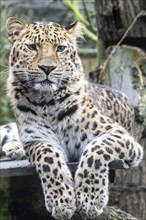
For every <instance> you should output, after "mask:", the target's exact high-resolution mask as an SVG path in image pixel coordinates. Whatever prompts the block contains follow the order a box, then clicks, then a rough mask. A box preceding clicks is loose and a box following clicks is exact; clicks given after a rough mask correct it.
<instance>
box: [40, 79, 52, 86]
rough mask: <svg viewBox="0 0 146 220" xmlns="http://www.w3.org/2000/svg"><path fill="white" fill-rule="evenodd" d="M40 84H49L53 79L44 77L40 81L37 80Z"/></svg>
mask: <svg viewBox="0 0 146 220" xmlns="http://www.w3.org/2000/svg"><path fill="white" fill-rule="evenodd" d="M39 83H40V84H41V85H46V84H51V83H54V82H53V81H51V80H50V79H45V80H43V81H41V82H39Z"/></svg>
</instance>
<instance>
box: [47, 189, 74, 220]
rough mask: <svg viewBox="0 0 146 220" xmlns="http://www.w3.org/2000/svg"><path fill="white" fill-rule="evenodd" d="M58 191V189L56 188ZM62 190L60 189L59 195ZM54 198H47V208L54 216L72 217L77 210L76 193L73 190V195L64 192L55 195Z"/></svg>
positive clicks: (56, 217) (61, 219)
mask: <svg viewBox="0 0 146 220" xmlns="http://www.w3.org/2000/svg"><path fill="white" fill-rule="evenodd" d="M54 191H55V192H57V191H56V190H54ZM60 192H61V190H59V191H58V193H57V194H58V195H59V194H60ZM53 198H54V199H53V200H50V199H46V202H45V203H46V208H47V209H48V211H49V212H51V213H52V216H53V217H54V218H55V219H59V220H64V219H70V218H71V217H72V216H73V215H74V213H75V211H76V204H75V195H74V192H73V190H72V193H71V195H69V194H66V193H64V192H63V194H62V196H60V197H59V196H57V195H54V196H53Z"/></svg>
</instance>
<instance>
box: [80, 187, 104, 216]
mask: <svg viewBox="0 0 146 220" xmlns="http://www.w3.org/2000/svg"><path fill="white" fill-rule="evenodd" d="M92 190H93V187H92ZM84 191H86V188H84V189H83V190H82V189H81V188H80V189H77V198H76V199H77V207H78V212H79V213H80V215H81V216H82V218H83V219H86V218H87V219H88V218H89V219H94V218H96V217H97V216H99V215H100V214H101V213H102V212H103V208H105V206H106V205H107V202H108V196H107V195H102V193H103V192H102V191H99V192H98V193H96V189H95V190H94V191H95V193H94V196H93V194H92V193H91V192H89V194H88V193H84ZM89 191H90V190H89ZM90 193H91V194H90Z"/></svg>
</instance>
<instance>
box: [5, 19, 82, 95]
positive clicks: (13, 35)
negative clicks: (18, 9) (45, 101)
mask: <svg viewBox="0 0 146 220" xmlns="http://www.w3.org/2000/svg"><path fill="white" fill-rule="evenodd" d="M6 28H7V32H8V35H9V39H10V41H11V43H12V48H11V54H10V74H9V77H10V78H13V81H15V83H17V85H18V84H21V86H30V87H31V88H33V89H35V90H41V91H46V90H49V91H56V90H58V89H60V88H64V87H66V86H68V85H71V84H73V83H74V84H75V83H77V81H79V80H80V78H81V77H82V75H83V70H82V64H81V61H80V58H79V56H78V54H77V46H76V39H77V38H78V37H81V36H82V35H81V32H80V28H79V23H78V22H75V23H73V24H71V25H69V26H68V27H66V28H64V27H62V26H61V25H59V24H57V23H54V22H48V23H39V22H38V23H34V24H26V23H24V22H23V21H20V20H19V19H17V18H15V17H11V18H9V19H8V20H7V25H6Z"/></svg>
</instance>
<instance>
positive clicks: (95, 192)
mask: <svg viewBox="0 0 146 220" xmlns="http://www.w3.org/2000/svg"><path fill="white" fill-rule="evenodd" d="M100 173H102V175H101V174H98V173H97V172H96V171H95V172H94V171H93V170H92V173H91V172H89V171H88V169H84V170H82V169H78V170H77V173H76V177H75V187H76V200H77V208H78V212H79V213H80V215H81V216H82V217H83V219H86V218H87V219H88V218H89V219H93V218H95V217H97V216H98V215H100V214H101V213H102V212H103V209H104V208H105V206H106V205H107V203H108V172H107V170H106V169H104V168H103V169H101V171H100Z"/></svg>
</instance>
